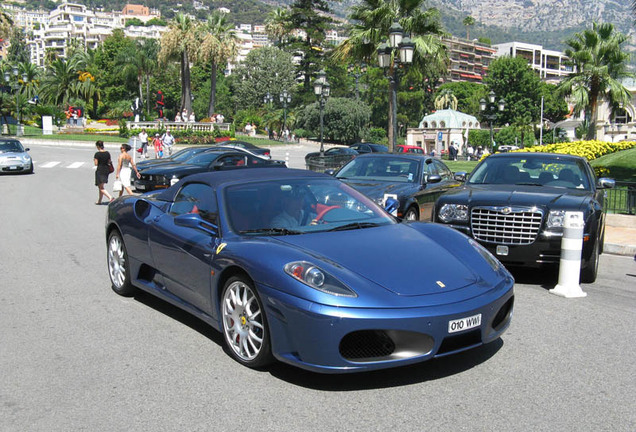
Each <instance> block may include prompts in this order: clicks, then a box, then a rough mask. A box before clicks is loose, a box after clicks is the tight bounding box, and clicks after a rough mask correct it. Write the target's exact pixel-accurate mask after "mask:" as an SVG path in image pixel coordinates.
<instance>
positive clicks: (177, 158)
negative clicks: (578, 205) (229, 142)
mask: <svg viewBox="0 0 636 432" xmlns="http://www.w3.org/2000/svg"><path fill="white" fill-rule="evenodd" d="M213 148H214V147H210V146H205V147H187V148H184V149H181V150H179V151H178V152H176V153H174V154H172V155H170V156H168V157H165V158H161V159H145V160H140V161H139V162H137V169H140V170H141V169H145V168H148V167H150V166H154V165H164V164H169V163H175V162H178V163H183V162H186V161H187V160H189V159H191V158H193V157H194V156H196V155H198V154H199V153H202V152H204V151H208V150H210V149H213Z"/></svg>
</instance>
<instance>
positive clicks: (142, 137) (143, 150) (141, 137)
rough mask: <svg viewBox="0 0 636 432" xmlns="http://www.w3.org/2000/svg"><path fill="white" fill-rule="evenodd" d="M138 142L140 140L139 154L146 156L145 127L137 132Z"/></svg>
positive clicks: (146, 138)
mask: <svg viewBox="0 0 636 432" xmlns="http://www.w3.org/2000/svg"><path fill="white" fill-rule="evenodd" d="M139 142H141V151H140V152H139V153H141V155H142V156H143V157H144V158H147V157H148V134H147V133H146V129H141V132H139Z"/></svg>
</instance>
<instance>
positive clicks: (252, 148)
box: [218, 140, 272, 159]
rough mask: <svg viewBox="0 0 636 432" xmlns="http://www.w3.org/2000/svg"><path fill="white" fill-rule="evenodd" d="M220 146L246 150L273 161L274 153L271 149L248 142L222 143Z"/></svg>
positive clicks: (230, 141) (231, 141)
mask: <svg viewBox="0 0 636 432" xmlns="http://www.w3.org/2000/svg"><path fill="white" fill-rule="evenodd" d="M218 145H219V146H223V147H228V148H241V149H246V150H249V151H251V152H252V153H255V154H257V155H261V156H264V157H266V158H267V159H271V158H272V152H271V150H270V149H268V148H263V147H259V146H257V145H254V144H252V143H249V142H246V141H234V140H229V141H222V142H220V143H219V144H218Z"/></svg>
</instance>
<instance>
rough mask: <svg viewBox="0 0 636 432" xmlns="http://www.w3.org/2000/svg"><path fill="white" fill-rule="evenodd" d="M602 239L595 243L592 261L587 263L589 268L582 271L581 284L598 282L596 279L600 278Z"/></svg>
mask: <svg viewBox="0 0 636 432" xmlns="http://www.w3.org/2000/svg"><path fill="white" fill-rule="evenodd" d="M599 243H600V239H598V238H597V239H596V241H595V242H594V247H593V248H592V256H590V261H589V262H588V263H587V267H585V268H584V269H583V270H581V282H583V283H594V282H595V281H596V277H597V276H598V261H599V256H600V248H601V247H600V245H599Z"/></svg>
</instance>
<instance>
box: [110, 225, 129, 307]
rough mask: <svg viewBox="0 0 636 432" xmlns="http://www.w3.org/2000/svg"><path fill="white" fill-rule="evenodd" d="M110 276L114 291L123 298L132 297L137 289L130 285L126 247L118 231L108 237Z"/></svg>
mask: <svg viewBox="0 0 636 432" xmlns="http://www.w3.org/2000/svg"><path fill="white" fill-rule="evenodd" d="M108 274H109V275H110V281H111V283H112V286H113V291H115V292H116V293H117V294H119V295H122V296H130V295H132V294H133V293H134V292H135V287H133V285H132V284H131V283H130V269H129V267H128V254H127V253H126V246H125V245H124V241H123V240H122V238H121V234H119V232H118V231H113V232H112V233H111V234H110V235H109V236H108Z"/></svg>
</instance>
